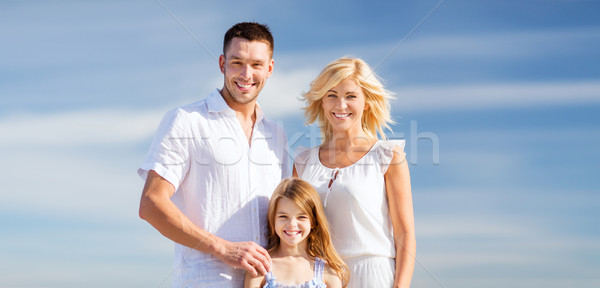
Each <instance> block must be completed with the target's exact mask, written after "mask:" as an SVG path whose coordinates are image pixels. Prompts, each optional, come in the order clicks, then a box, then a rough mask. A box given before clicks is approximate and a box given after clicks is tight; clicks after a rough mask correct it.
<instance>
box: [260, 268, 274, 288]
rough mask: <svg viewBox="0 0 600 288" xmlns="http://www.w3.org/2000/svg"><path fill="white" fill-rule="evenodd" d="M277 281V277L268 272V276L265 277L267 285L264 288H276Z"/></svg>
mask: <svg viewBox="0 0 600 288" xmlns="http://www.w3.org/2000/svg"><path fill="white" fill-rule="evenodd" d="M276 279H277V277H275V276H273V272H270V271H269V272H267V275H265V285H264V286H263V288H276V287H277V282H276V281H275V280H276Z"/></svg>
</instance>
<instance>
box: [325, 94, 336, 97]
mask: <svg viewBox="0 0 600 288" xmlns="http://www.w3.org/2000/svg"><path fill="white" fill-rule="evenodd" d="M327 97H332V98H334V97H337V95H335V94H328V95H327Z"/></svg>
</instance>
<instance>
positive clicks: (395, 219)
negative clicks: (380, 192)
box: [385, 146, 416, 288]
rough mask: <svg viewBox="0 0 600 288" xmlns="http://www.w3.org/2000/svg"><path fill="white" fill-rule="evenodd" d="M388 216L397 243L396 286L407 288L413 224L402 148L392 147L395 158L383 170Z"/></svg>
mask: <svg viewBox="0 0 600 288" xmlns="http://www.w3.org/2000/svg"><path fill="white" fill-rule="evenodd" d="M385 187H386V190H387V197H388V205H389V209H390V218H391V220H392V226H393V227H394V242H395V245H396V271H395V277H394V287H395V288H408V287H409V286H410V282H411V279H412V275H413V270H414V268H415V253H416V240H415V223H414V213H413V204H412V193H411V189H410V175H409V172H408V164H407V163H406V155H405V154H404V152H403V151H402V148H400V147H399V146H396V147H395V148H394V157H393V158H392V162H391V163H390V166H389V167H388V170H387V172H386V173H385Z"/></svg>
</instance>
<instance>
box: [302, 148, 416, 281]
mask: <svg viewBox="0 0 600 288" xmlns="http://www.w3.org/2000/svg"><path fill="white" fill-rule="evenodd" d="M404 144H405V141H404V140H388V141H382V140H380V141H378V142H376V143H375V144H374V145H373V147H372V148H371V149H370V150H369V152H367V154H365V155H364V156H363V157H362V158H361V159H360V160H358V161H357V162H356V163H354V164H352V165H350V166H348V167H343V168H328V167H325V166H323V164H322V163H321V161H320V160H319V147H314V148H310V149H305V148H304V149H303V148H299V151H298V154H297V156H296V159H295V165H296V171H297V172H298V177H299V178H301V179H304V180H306V181H307V182H309V183H310V184H311V185H312V186H313V187H314V188H315V189H316V190H317V192H318V193H319V196H321V201H322V202H323V207H324V208H325V214H326V215H327V219H328V220H329V223H330V229H331V233H332V240H333V245H334V247H335V249H336V250H337V252H338V253H339V254H340V256H341V257H342V259H343V260H344V262H346V264H347V265H348V267H349V269H350V283H349V285H348V287H349V288H353V287H362V288H364V287H378V288H381V287H392V285H393V282H394V272H395V260H394V259H395V257H396V249H395V245H394V236H393V231H392V222H391V220H390V216H389V205H388V201H387V194H386V188H385V180H384V175H385V173H386V171H387V168H388V167H389V164H390V163H391V161H392V158H393V155H394V153H393V149H394V147H395V146H400V147H401V148H402V149H404ZM403 156H404V155H403Z"/></svg>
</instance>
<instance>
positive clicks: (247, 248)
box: [139, 170, 271, 276]
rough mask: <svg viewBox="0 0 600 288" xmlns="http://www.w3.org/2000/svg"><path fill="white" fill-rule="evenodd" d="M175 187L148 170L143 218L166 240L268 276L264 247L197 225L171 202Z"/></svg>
mask: <svg viewBox="0 0 600 288" xmlns="http://www.w3.org/2000/svg"><path fill="white" fill-rule="evenodd" d="M174 193H175V188H174V187H173V185H172V184H171V183H170V182H169V181H167V180H165V179H164V178H163V177H161V176H160V175H158V173H156V172H155V171H154V170H150V171H148V176H147V178H146V184H145V185H144V190H143V191H142V199H141V200H140V212H139V213H140V217H141V218H142V219H144V220H146V221H147V222H148V223H150V225H152V226H153V227H154V228H156V230H158V231H159V232H160V233H161V234H163V235H164V236H165V237H167V238H169V239H171V240H173V241H175V242H177V243H179V244H181V245H185V246H187V247H190V248H193V249H196V250H198V251H200V252H203V253H208V254H212V255H214V256H215V257H217V258H219V259H221V261H223V262H225V263H227V264H228V265H231V266H233V267H236V268H243V269H245V270H246V271H248V272H249V273H250V274H252V275H253V276H257V275H258V273H261V274H262V275H265V274H267V271H268V270H270V269H271V257H270V256H269V253H267V251H266V250H265V249H264V248H262V247H261V246H260V245H258V244H256V243H254V242H252V241H248V242H230V241H227V240H225V239H222V238H219V237H217V236H215V235H213V234H211V233H209V232H208V231H206V230H204V229H202V228H200V227H198V226H196V225H195V224H194V223H192V221H191V220H190V219H189V218H188V217H187V216H185V215H184V214H183V213H182V212H181V210H179V208H177V206H176V205H175V204H174V203H173V202H172V201H171V196H173V194H174Z"/></svg>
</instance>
